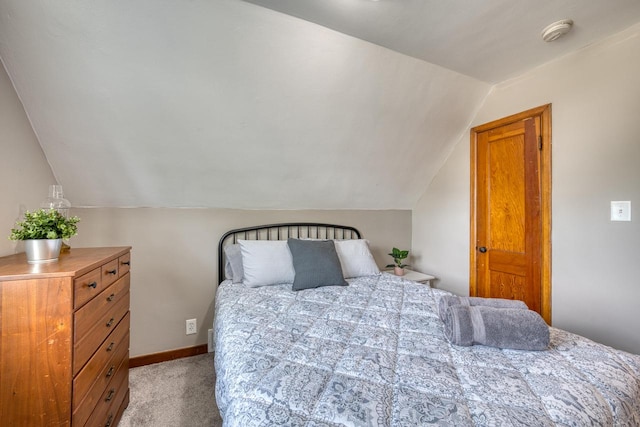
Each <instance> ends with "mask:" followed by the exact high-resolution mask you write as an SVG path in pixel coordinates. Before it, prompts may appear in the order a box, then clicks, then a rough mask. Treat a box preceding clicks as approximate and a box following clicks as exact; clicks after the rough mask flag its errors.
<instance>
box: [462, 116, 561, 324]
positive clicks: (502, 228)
mask: <svg viewBox="0 0 640 427" xmlns="http://www.w3.org/2000/svg"><path fill="white" fill-rule="evenodd" d="M549 107H550V106H544V107H541V108H540V109H535V110H530V111H527V112H524V113H521V114H518V115H516V116H511V117H507V118H505V119H501V120H498V121H496V122H492V123H488V124H486V125H482V126H478V127H476V128H474V129H472V132H471V142H472V171H473V173H472V191H471V193H472V218H471V230H472V233H471V234H472V240H471V270H472V271H471V274H470V277H471V283H470V295H472V296H482V297H487V298H507V299H518V300H522V301H524V302H526V303H527V305H528V306H529V308H530V309H531V310H534V311H537V312H538V313H540V314H541V315H542V316H543V317H544V318H545V320H546V321H547V322H549V323H550V322H551V310H550V283H549V277H547V276H546V275H547V274H549V272H550V268H549V258H548V256H549V253H550V240H549V239H550V236H549V229H550V227H549V224H548V222H549V219H550V216H549V212H548V211H547V209H549V208H550V200H548V199H549V193H550V191H549V190H550V188H549V187H548V184H549V183H550V176H549V174H550V169H549V166H550V152H551V146H550V137H549V135H550V134H549V129H550V126H549V125H550V117H549V116H550V114H549V113H550V108H549Z"/></svg>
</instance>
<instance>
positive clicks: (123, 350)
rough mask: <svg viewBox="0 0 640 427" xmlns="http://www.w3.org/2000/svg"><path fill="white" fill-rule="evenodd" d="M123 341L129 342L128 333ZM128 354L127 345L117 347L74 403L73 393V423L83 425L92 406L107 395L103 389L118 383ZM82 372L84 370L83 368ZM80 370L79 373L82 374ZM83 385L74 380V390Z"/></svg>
mask: <svg viewBox="0 0 640 427" xmlns="http://www.w3.org/2000/svg"><path fill="white" fill-rule="evenodd" d="M123 321H124V319H123ZM124 341H125V344H128V343H129V335H128V334H127V335H126V337H124ZM128 355H129V349H128V346H126V345H123V346H121V347H119V349H118V351H117V353H115V354H114V355H113V358H112V359H111V360H109V361H108V363H107V364H105V365H104V366H103V367H102V371H100V372H99V375H98V378H97V381H96V382H95V383H93V384H92V386H91V388H90V389H89V391H88V392H87V394H86V395H85V396H84V399H83V400H82V401H81V402H80V403H78V404H75V395H74V410H73V424H74V425H78V426H82V425H84V424H85V422H86V421H87V419H88V418H89V416H90V415H91V412H92V411H93V410H94V408H95V407H97V406H100V405H101V402H102V401H103V399H105V397H107V396H108V395H107V394H105V391H109V390H111V389H114V388H115V385H117V384H118V383H119V381H120V380H119V378H120V377H121V376H122V374H123V372H121V371H122V370H125V371H126V370H128V369H129V363H128V359H129V358H128ZM125 362H126V363H125ZM89 363H91V362H89ZM88 365H89V364H87V366H88ZM85 368H86V367H85ZM82 372H84V369H83V371H82ZM82 372H81V374H80V375H82ZM125 373H126V372H125ZM80 375H78V377H80ZM83 381H84V379H83ZM76 385H78V387H76ZM83 386H84V384H83V383H82V382H76V381H74V392H75V390H76V389H78V390H79V389H80V388H81V387H83ZM114 394H115V392H112V393H111V398H113V395H114Z"/></svg>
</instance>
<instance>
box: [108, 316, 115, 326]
mask: <svg viewBox="0 0 640 427" xmlns="http://www.w3.org/2000/svg"><path fill="white" fill-rule="evenodd" d="M114 320H116V319H114V318H113V317H112V318H111V319H109V321H108V322H107V328H110V327H111V325H113V321H114Z"/></svg>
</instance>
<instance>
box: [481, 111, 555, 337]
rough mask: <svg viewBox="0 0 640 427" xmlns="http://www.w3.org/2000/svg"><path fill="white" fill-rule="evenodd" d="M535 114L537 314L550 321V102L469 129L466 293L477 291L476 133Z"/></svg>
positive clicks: (533, 116)
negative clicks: (537, 133) (538, 139)
mask: <svg viewBox="0 0 640 427" xmlns="http://www.w3.org/2000/svg"><path fill="white" fill-rule="evenodd" d="M536 117H537V118H539V120H540V133H541V135H540V136H541V143H542V148H541V150H540V197H541V200H540V220H541V222H542V224H541V226H542V236H541V245H542V247H541V251H540V252H541V259H540V266H541V271H540V280H541V283H540V287H541V295H540V312H541V313H540V314H541V316H542V318H543V319H544V320H545V321H546V322H547V323H548V324H549V325H551V104H547V105H543V106H540V107H536V108H532V109H530V110H527V111H523V112H521V113H518V114H514V115H512V116H508V117H504V118H502V119H498V120H495V121H492V122H489V123H485V124H483V125H479V126H476V127H474V128H472V129H471V173H470V175H471V187H470V188H471V205H470V213H471V215H470V233H469V237H470V239H469V295H471V296H474V295H477V290H478V289H477V274H476V273H477V271H476V262H477V249H476V240H477V230H476V219H477V211H476V208H477V189H476V182H477V173H478V171H477V168H476V164H477V144H478V134H479V133H481V132H486V131H488V130H491V129H494V128H497V127H501V126H505V125H508V124H511V123H514V122H518V121H522V120H525V119H529V118H536Z"/></svg>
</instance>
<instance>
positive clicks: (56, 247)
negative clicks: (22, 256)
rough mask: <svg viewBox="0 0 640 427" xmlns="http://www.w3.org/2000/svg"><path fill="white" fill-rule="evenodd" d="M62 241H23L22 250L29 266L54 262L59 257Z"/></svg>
mask: <svg viewBox="0 0 640 427" xmlns="http://www.w3.org/2000/svg"><path fill="white" fill-rule="evenodd" d="M61 246H62V239H37V240H25V241H24V250H25V252H26V253H27V262H28V263H29V264H42V263H46V262H55V261H57V260H58V257H59V256H60V247H61Z"/></svg>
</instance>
